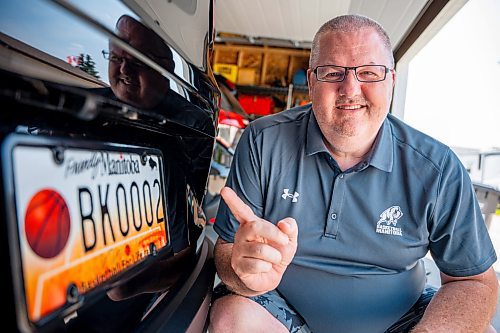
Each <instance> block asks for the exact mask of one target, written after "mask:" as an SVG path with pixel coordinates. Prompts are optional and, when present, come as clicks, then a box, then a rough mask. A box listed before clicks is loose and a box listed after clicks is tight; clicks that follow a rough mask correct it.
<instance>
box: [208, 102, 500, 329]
mask: <svg viewBox="0 0 500 333" xmlns="http://www.w3.org/2000/svg"><path fill="white" fill-rule="evenodd" d="M227 185H228V186H229V187H231V188H232V189H233V190H235V192H236V193H237V194H238V195H239V196H240V198H241V199H242V200H243V201H244V202H246V203H247V204H248V205H249V206H250V207H251V208H252V210H253V211H254V213H255V214H256V215H257V216H261V217H263V218H264V219H266V220H268V221H271V222H273V223H276V222H278V221H279V220H281V219H283V218H285V217H288V216H291V217H293V218H294V219H295V220H296V221H297V224H298V228H299V237H298V249H297V252H296V255H295V257H294V259H293V261H292V263H291V265H290V266H289V267H288V268H287V270H286V272H285V274H284V276H283V279H282V281H281V283H280V285H279V287H278V290H279V291H280V293H281V294H282V295H283V296H284V297H285V298H286V299H287V301H288V302H289V303H290V304H291V305H292V306H293V307H294V308H295V309H296V310H297V311H298V312H299V313H300V314H301V315H302V316H303V317H304V319H305V320H306V322H307V324H308V326H309V327H310V328H311V330H312V331H313V332H315V333H320V332H342V333H349V332H383V331H385V329H386V328H388V327H389V326H390V325H391V324H393V323H394V322H396V321H397V320H398V319H399V318H400V317H401V316H402V315H403V314H404V313H406V312H407V311H408V309H409V308H410V307H411V306H412V305H413V303H414V302H415V301H416V300H417V299H418V297H419V296H420V294H421V292H422V290H423V288H424V286H425V283H426V278H425V269H424V266H423V261H422V260H421V259H422V258H423V257H424V256H425V255H426V253H427V252H428V251H430V252H431V254H432V256H433V258H434V260H435V262H436V264H437V266H438V267H439V269H440V270H441V271H442V272H443V273H445V274H448V275H451V276H470V275H475V274H479V273H482V272H484V271H486V270H487V269H488V268H489V267H490V266H491V265H492V264H493V263H494V262H495V261H496V254H495V250H494V248H493V245H492V243H491V240H490V238H489V235H488V232H487V229H486V227H485V224H484V221H483V217H482V215H481V212H480V208H479V205H478V203H477V200H476V197H475V193H474V189H473V186H472V184H471V181H470V178H469V176H468V174H467V171H466V170H465V169H464V167H463V166H462V164H461V162H460V161H459V159H458V158H457V157H456V155H455V154H454V153H453V152H452V151H451V150H450V149H449V148H448V147H447V146H445V145H444V144H442V143H440V142H438V141H436V140H434V139H432V138H431V137H429V136H427V135H425V134H423V133H421V132H419V131H417V130H415V129H413V128H411V127H410V126H408V125H406V124H404V123H403V122H402V121H400V120H398V119H397V118H395V117H393V116H392V115H388V116H387V118H386V119H385V120H384V122H383V125H382V127H381V129H380V131H379V133H378V135H377V138H376V142H375V144H374V145H373V148H372V151H371V152H370V154H368V157H367V159H366V160H365V161H363V162H360V163H359V164H357V165H356V166H354V167H352V168H351V169H349V170H346V171H344V172H342V171H341V170H340V169H339V168H338V165H337V163H336V162H335V160H334V159H333V158H332V156H331V154H330V153H329V152H328V149H327V148H326V146H325V144H324V142H323V139H322V134H321V131H320V129H319V126H318V124H317V122H316V118H315V117H314V113H313V112H312V109H311V105H306V106H303V107H298V108H293V109H290V110H287V111H284V112H281V113H279V114H277V115H273V116H268V117H264V118H261V119H258V120H256V121H254V122H252V123H251V124H250V126H249V127H248V128H247V129H246V130H245V132H244V134H243V135H242V137H241V139H240V141H239V144H238V147H237V149H236V154H235V156H234V159H233V164H232V166H231V171H230V174H229V178H228V180H227ZM237 228H238V222H237V221H236V220H235V219H234V216H233V215H232V214H231V212H230V211H229V209H228V208H227V206H226V205H225V204H224V202H223V201H222V200H221V205H220V207H219V211H218V214H217V218H216V223H215V230H216V232H217V233H218V234H219V236H220V237H221V238H222V239H224V240H225V241H227V242H233V241H234V235H235V232H236V230H237Z"/></svg>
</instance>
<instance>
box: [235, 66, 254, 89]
mask: <svg viewBox="0 0 500 333" xmlns="http://www.w3.org/2000/svg"><path fill="white" fill-rule="evenodd" d="M256 79H257V72H256V71H255V68H239V69H238V84H240V85H251V86H253V85H255V84H256V83H257V82H256V81H257V80H256Z"/></svg>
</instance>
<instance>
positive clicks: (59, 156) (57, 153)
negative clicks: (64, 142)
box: [52, 147, 64, 165]
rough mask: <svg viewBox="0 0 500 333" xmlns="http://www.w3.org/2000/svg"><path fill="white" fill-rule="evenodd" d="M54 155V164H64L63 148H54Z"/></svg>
mask: <svg viewBox="0 0 500 333" xmlns="http://www.w3.org/2000/svg"><path fill="white" fill-rule="evenodd" d="M52 154H53V155H54V162H56V164H59V165H60V164H62V163H63V162H64V149H63V148H61V147H54V148H52Z"/></svg>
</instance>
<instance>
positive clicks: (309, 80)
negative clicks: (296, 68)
mask: <svg viewBox="0 0 500 333" xmlns="http://www.w3.org/2000/svg"><path fill="white" fill-rule="evenodd" d="M313 85H314V72H313V71H312V69H310V68H308V69H307V88H308V90H309V99H312V93H313Z"/></svg>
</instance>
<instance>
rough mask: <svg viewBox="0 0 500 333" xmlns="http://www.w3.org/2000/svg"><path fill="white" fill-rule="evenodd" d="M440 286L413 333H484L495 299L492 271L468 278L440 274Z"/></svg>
mask: <svg viewBox="0 0 500 333" xmlns="http://www.w3.org/2000/svg"><path fill="white" fill-rule="evenodd" d="M441 282H442V286H441V288H440V289H439V290H438V292H437V293H436V295H435V296H434V298H433V299H432V301H431V302H430V303H429V306H428V307H427V310H426V311H425V313H424V316H423V317H422V320H421V321H420V322H419V324H418V325H417V326H415V328H414V329H413V330H412V333H424V332H433V333H439V332H454V333H455V332H456V333H459V332H467V333H468V332H477V333H482V332H485V331H486V329H487V328H488V327H489V323H490V321H491V318H492V317H493V314H494V312H495V307H496V303H497V297H498V294H497V293H498V281H497V277H496V274H495V271H494V270H493V268H491V267H490V268H489V269H488V270H487V271H486V272H484V273H481V274H478V275H473V276H468V277H452V276H449V275H446V274H444V273H441Z"/></svg>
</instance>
